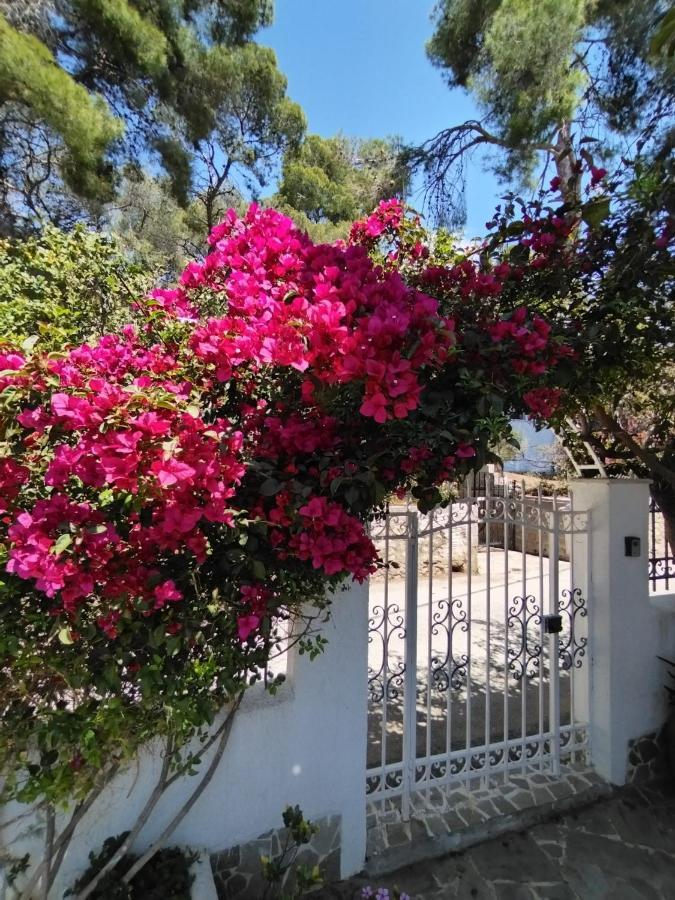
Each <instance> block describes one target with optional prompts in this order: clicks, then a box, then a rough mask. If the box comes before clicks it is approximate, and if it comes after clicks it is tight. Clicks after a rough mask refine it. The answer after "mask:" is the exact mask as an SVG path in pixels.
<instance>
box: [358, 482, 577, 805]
mask: <svg viewBox="0 0 675 900" xmlns="http://www.w3.org/2000/svg"><path fill="white" fill-rule="evenodd" d="M519 488H520V486H519ZM499 493H500V494H501V496H494V495H493V494H492V493H491V490H490V482H489V481H488V489H487V493H486V495H485V496H469V497H463V498H460V499H458V500H455V501H454V502H452V503H450V504H449V505H448V506H447V507H446V508H445V509H439V510H435V511H434V512H432V513H430V514H429V515H420V514H419V513H418V512H417V511H415V510H411V509H407V508H404V507H392V508H391V509H390V510H389V512H388V514H387V515H386V517H385V518H383V519H382V520H380V521H378V522H376V523H375V524H374V526H373V529H372V536H373V538H374V540H375V542H376V545H377V547H378V550H379V551H380V553H381V556H382V559H383V560H384V563H385V568H384V569H383V570H382V572H381V573H380V575H379V576H376V577H375V578H373V579H372V580H371V586H370V622H369V717H368V727H369V743H368V770H367V792H368V795H369V799H370V800H374V799H380V798H385V797H387V796H393V795H402V802H403V811H404V814H405V813H406V812H407V808H408V801H409V797H410V794H411V793H412V792H414V791H420V790H425V789H427V788H429V787H431V786H434V785H443V784H449V783H451V782H461V783H464V784H466V785H469V786H471V785H472V784H475V783H481V780H482V781H483V783H484V780H485V779H486V778H487V777H489V776H492V775H495V774H498V773H502V774H504V773H508V772H512V771H514V770H518V771H525V770H528V769H532V768H536V769H538V770H542V771H549V772H553V773H555V772H557V771H558V770H559V766H560V761H561V758H562V757H564V758H565V759H570V758H577V757H578V756H579V755H580V754H585V752H586V750H587V748H588V730H587V723H586V722H585V721H584V720H583V717H580V716H579V714H578V711H577V709H576V707H575V691H576V687H577V682H578V680H579V679H580V678H584V677H586V669H587V668H588V667H587V666H584V665H583V663H584V657H585V655H586V650H587V640H588V638H587V634H588V632H587V624H588V621H587V615H588V608H587V601H586V598H587V590H586V585H584V584H580V583H579V581H578V578H577V574H576V573H577V568H579V569H580V570H581V571H584V572H585V571H587V565H585V564H582V565H581V566H578V565H577V564H578V563H579V562H580V560H578V559H575V555H576V556H577V557H578V555H579V554H581V553H585V552H586V547H587V545H586V541H585V540H584V539H583V537H584V536H585V534H586V532H587V528H588V516H587V514H586V513H580V512H576V511H575V510H574V507H573V502H572V500H571V499H570V498H560V497H556V496H553V497H548V498H547V497H543V496H542V495H541V493H539V494H536V495H534V496H526V495H525V491H524V488H520V489H519V490H516V491H500V492H499ZM505 495H506V496H505ZM573 536H576V537H575V539H574V540H572V538H573ZM580 538H582V539H580ZM584 563H585V561H584ZM557 629H560V630H559V631H557Z"/></svg>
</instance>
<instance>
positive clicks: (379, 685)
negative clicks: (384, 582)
mask: <svg viewBox="0 0 675 900" xmlns="http://www.w3.org/2000/svg"><path fill="white" fill-rule="evenodd" d="M405 633H406V632H405V625H404V616H403V613H402V612H401V609H400V607H399V606H398V604H396V603H391V604H388V605H386V606H385V605H382V606H380V605H378V606H374V607H373V612H372V616H371V617H370V619H369V620H368V643H369V644H373V643H375V641H378V642H379V643H380V644H381V646H382V655H381V660H382V661H381V663H380V667H379V669H377V670H375V669H373V668H371V667H370V666H368V699H369V701H370V702H371V703H381V702H382V701H383V700H387V701H388V700H396V699H397V698H398V697H399V696H400V692H401V691H402V690H403V679H404V675H405V661H404V660H403V659H401V658H400V657H398V658H397V657H396V656H395V654H393V653H390V652H389V644H390V642H391V639H392V638H393V637H396V638H397V639H400V640H403V639H404V638H405ZM369 656H370V654H369ZM392 662H393V663H394V664H393V665H391V663H392Z"/></svg>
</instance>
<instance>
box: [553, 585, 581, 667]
mask: <svg viewBox="0 0 675 900" xmlns="http://www.w3.org/2000/svg"><path fill="white" fill-rule="evenodd" d="M561 594H562V597H561V599H560V600H559V601H558V612H559V613H560V615H561V616H563V618H564V619H566V621H567V627H566V628H565V631H566V632H567V638H566V639H565V640H562V639H561V641H560V647H559V650H558V656H559V658H560V665H561V668H563V669H565V670H568V669H571V668H572V667H574V668H575V669H580V668H581V666H582V665H583V658H584V656H585V655H586V647H587V645H588V638H587V637H586V636H585V635H584V636H581V637H579V636H578V634H577V628H576V627H575V626H576V623H577V618H582V619H583V618H586V616H587V615H588V610H587V609H586V600H585V598H584V597H583V596H582V592H581V588H570V589H569V590H564V591H561Z"/></svg>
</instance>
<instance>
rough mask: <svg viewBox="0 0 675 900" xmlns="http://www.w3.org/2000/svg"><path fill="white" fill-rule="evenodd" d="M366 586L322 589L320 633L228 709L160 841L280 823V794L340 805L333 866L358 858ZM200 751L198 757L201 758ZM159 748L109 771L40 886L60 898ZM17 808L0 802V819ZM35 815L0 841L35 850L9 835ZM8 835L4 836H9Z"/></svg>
mask: <svg viewBox="0 0 675 900" xmlns="http://www.w3.org/2000/svg"><path fill="white" fill-rule="evenodd" d="M367 610H368V589H367V586H366V585H363V586H360V585H356V584H354V585H352V586H351V587H350V588H349V589H347V590H344V591H339V592H338V593H337V594H336V596H335V597H334V599H333V604H332V616H331V620H330V621H329V622H328V623H327V624H326V625H325V626H324V631H323V633H324V635H325V637H327V639H328V641H329V643H328V646H327V648H326V650H325V651H324V653H323V654H321V655H320V656H319V657H318V658H317V659H315V660H314V661H312V662H310V660H309V659H308V658H307V657H305V656H299V655H298V654H297V653H296V652H295V651H292V652H291V654H290V659H289V665H288V669H289V672H288V680H287V682H286V684H285V685H284V686H283V687H282V689H281V690H280V691H279V693H278V694H277V695H276V696H274V697H271V696H269V695H268V694H265V693H264V691H263V690H262V689H257V688H252V689H251V691H250V693H249V695H247V697H246V699H245V701H244V703H243V705H242V708H241V710H240V711H239V712H238V714H237V716H236V719H235V722H234V725H233V729H232V733H231V736H230V741H229V744H228V747H227V749H226V751H225V755H224V757H223V760H222V762H221V764H220V766H219V768H218V770H217V771H216V774H215V776H214V778H213V780H212V781H211V783H210V785H209V786H208V788H207V789H206V791H205V792H204V794H203V795H202V796H201V798H200V799H199V801H198V802H197V804H196V805H195V807H194V808H193V809H192V810H191V812H190V813H189V814H188V816H187V817H186V818H185V819H184V820H183V822H182V823H181V825H180V826H179V827H178V829H177V830H176V832H175V833H174V835H173V837H172V838H171V840H170V843H174V844H182V845H189V846H191V847H194V848H198V849H202V850H206V851H209V852H213V851H218V850H224V849H227V848H229V847H232V846H235V845H237V844H240V843H243V842H246V841H249V840H252V839H255V838H257V837H258V836H259V835H260V834H262V833H263V832H265V831H267V830H269V829H270V828H277V827H280V826H281V824H282V823H281V813H282V810H283V808H284V807H285V806H286V805H289V804H291V805H295V804H296V803H297V804H299V805H300V807H301V808H302V810H303V812H304V814H305V815H306V816H307V817H308V818H310V819H318V818H321V817H323V816H331V815H336V814H338V815H340V816H341V817H342V851H341V872H342V876H343V877H346V876H348V875H351V874H353V873H354V872H357V871H359V870H360V869H361V868H362V866H363V863H364V858H365V843H366V821H365V765H366V728H367V711H366V703H367V700H366V689H367V638H368V623H367ZM208 761H209V757H206V758H205V761H204V763H203V767H205V766H206V765H207V764H208ZM159 765H160V759H159V755H158V754H157V753H153V752H152V750H151V749H149V750H148V751H147V752H146V753H144V754H143V756H142V758H141V759H139V761H138V765H137V766H136V767H134V769H133V770H132V771H128V772H126V773H125V774H124V775H122V776H120V777H118V778H117V779H116V780H115V781H114V782H113V783H112V784H111V785H110V787H109V788H108V789H107V790H106V792H105V793H104V794H103V795H102V797H101V798H100V801H98V802H97V803H96V804H95V805H94V807H93V808H92V810H91V811H90V813H89V814H88V815H87V816H86V818H85V819H84V820H83V822H82V823H81V825H80V827H79V828H78V830H77V832H76V834H77V838H76V840H74V841H73V842H72V844H71V851H70V852H69V854H68V856H67V858H66V860H65V861H64V864H63V867H62V871H61V873H60V875H59V878H58V881H57V883H55V885H54V888H53V890H52V892H51V894H50V897H53V898H57V897H58V898H60V897H62V895H63V891H64V889H65V888H67V887H68V886H70V885H71V884H72V882H73V880H74V878H75V877H76V876H77V874H78V873H80V872H82V870H83V869H84V868H86V865H87V855H88V853H89V851H90V850H92V849H97V848H98V847H100V845H101V844H102V843H103V841H104V839H105V838H106V837H109V836H110V835H116V834H119V833H120V832H122V831H125V830H127V829H129V828H130V827H132V826H133V823H134V820H135V818H136V815H137V814H138V812H139V810H140V809H141V807H142V806H143V803H144V801H145V799H146V797H147V796H148V795H149V793H150V791H151V790H152V785H153V783H154V779H153V774H154V773H156V772H157V770H158V768H159ZM194 784H195V781H193V779H191V778H187V779H183V780H182V781H179V782H177V783H176V784H175V785H173V786H172V788H171V789H170V790H169V791H168V792H167V795H166V796H165V797H164V798H163V799H162V801H161V802H160V804H159V805H158V807H157V808H156V810H155V812H154V814H153V816H152V818H151V819H150V821H149V823H148V824H147V825H146V827H145V828H144V829H143V832H142V834H141V837H140V838H139V841H138V843H137V845H136V847H135V849H136V850H142V849H144V848H145V847H147V846H148V845H149V844H150V843H151V842H152V840H153V839H154V838H155V837H156V836H157V835H158V834H159V833H160V832H161V830H162V827H164V825H166V823H167V822H168V821H169V819H170V817H171V816H172V814H173V813H174V812H175V811H176V810H177V809H178V808H179V807H180V805H182V803H183V801H184V800H185V799H186V798H187V796H188V795H189V793H190V791H191V789H192V787H193V786H194ZM16 812H17V808H16V807H13V808H9V807H6V808H5V809H3V810H0V825H1V824H2V823H3V822H7V821H8V820H9V819H10V818H11V817H12V816H13V815H16ZM37 822H38V820H36V819H35V818H32V819H30V818H29V819H24V820H23V821H22V822H20V823H17V824H16V825H14V826H12V827H11V828H10V829H9V830H6V831H2V832H0V847H2V846H4V847H6V848H8V849H10V850H11V852H12V853H13V854H16V855H19V856H20V855H21V854H23V853H25V852H26V851H30V852H32V853H33V855H34V858H36V859H39V858H40V855H41V854H40V848H41V844H40V842H39V841H38V840H37V839H36V836H33V837H32V838H31V837H30V836H24V837H23V838H22V837H18V836H19V835H20V834H21V833H22V832H25V830H26V828H27V827H28V828H29V829H30V828H34V827H35V825H36V824H37ZM12 839H14V840H12Z"/></svg>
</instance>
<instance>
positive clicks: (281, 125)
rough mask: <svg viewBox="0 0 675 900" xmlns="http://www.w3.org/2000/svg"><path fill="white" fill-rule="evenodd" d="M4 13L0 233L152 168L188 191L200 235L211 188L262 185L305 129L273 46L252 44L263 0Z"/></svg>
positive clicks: (87, 2)
mask: <svg viewBox="0 0 675 900" xmlns="http://www.w3.org/2000/svg"><path fill="white" fill-rule="evenodd" d="M2 9H3V10H4V12H5V13H6V15H7V19H6V20H5V19H3V20H2V22H3V25H2V31H1V32H0V38H1V40H2V46H3V47H4V50H3V54H2V56H6V57H7V61H6V62H5V63H4V64H3V65H2V66H1V67H0V116H2V118H0V127H1V128H2V129H3V130H4V134H3V138H4V140H3V147H4V148H6V149H4V150H3V154H4V155H3V157H2V159H0V164H1V165H2V168H3V170H4V172H5V173H6V174H5V176H4V177H5V179H6V180H7V181H9V182H10V183H11V184H12V190H10V191H7V190H6V191H5V195H4V199H3V206H4V209H3V216H4V220H5V226H4V227H5V230H11V229H13V230H18V229H21V228H26V227H29V226H31V225H32V224H34V222H35V221H36V220H40V221H44V220H47V221H56V222H61V223H65V222H68V221H72V219H73V217H76V215H77V213H78V210H77V204H73V201H72V193H73V192H74V194H75V195H76V196H77V197H79V198H84V199H87V200H89V201H91V202H94V201H98V202H99V203H100V202H101V201H107V200H109V199H110V196H111V191H112V190H113V189H114V187H115V186H116V184H117V182H118V180H119V177H120V174H121V173H122V172H124V171H125V168H127V169H128V168H130V169H131V170H132V171H133V170H138V169H139V167H140V168H143V167H146V168H147V167H152V168H153V169H154V170H158V169H159V170H160V171H161V172H162V173H163V174H164V176H165V177H166V184H167V185H168V186H169V189H170V192H171V194H172V196H173V197H174V199H175V200H176V201H177V202H178V203H179V204H180V205H181V206H187V205H188V203H189V202H190V201H191V200H192V199H193V198H195V197H197V198H199V200H200V201H201V203H202V206H203V210H202V215H201V218H202V231H203V230H204V228H205V227H207V228H211V227H212V226H213V224H214V223H215V219H216V217H217V214H218V209H219V198H222V197H227V196H228V194H229V193H231V192H232V190H233V186H234V185H236V184H239V187H242V186H243V187H246V188H248V189H252V188H256V187H259V186H260V185H261V184H263V183H264V182H265V180H266V179H267V177H268V176H269V173H270V171H271V169H272V167H273V164H274V163H275V161H276V159H277V157H278V156H279V154H281V153H283V152H284V151H285V150H286V149H287V148H288V147H291V146H295V145H296V144H297V143H298V142H299V140H300V138H301V136H302V133H303V131H304V127H305V122H304V116H303V114H302V111H301V109H300V108H299V107H298V106H297V104H295V103H293V102H291V101H290V100H289V99H288V97H287V96H286V79H285V78H284V76H283V75H282V74H281V72H280V71H279V70H278V68H277V63H276V58H275V55H274V53H273V52H272V51H271V50H269V49H268V48H264V47H261V46H259V45H258V44H256V43H254V42H253V40H252V38H253V36H254V34H255V32H256V31H257V29H258V28H259V27H260V26H261V25H264V24H267V23H269V21H270V18H271V4H270V3H268V2H267V0H244V2H242V0H181V2H174V0H160V2H157V3H146V2H143V0H113V2H108V0H105V2H103V0H54V3H53V4H51V3H50V4H46V5H45V9H44V11H43V15H42V16H41V17H39V18H30V17H29V18H27V19H26V18H22V17H21V16H20V15H19V10H17V9H16V7H13V6H12V5H9V6H7V4H6V3H5V4H3V7H2ZM12 23H14V24H15V26H16V27H13V25H12ZM25 32H29V33H25ZM64 109H65V111H66V112H68V111H69V110H72V113H73V114H72V115H70V112H68V114H66V115H64ZM36 136H37V137H39V141H38V144H39V152H37V153H36V152H33V153H32V155H30V156H28V157H27V154H28V148H29V147H30V146H31V144H34V143H35V138H36ZM31 138H32V140H31ZM27 158H28V161H29V162H30V166H29V167H28V168H27V165H26V162H27ZM28 170H29V175H30V177H27V172H28ZM69 201H70V202H69ZM73 206H74V207H75V208H73ZM81 211H82V210H81V208H80V210H79V213H80V214H81Z"/></svg>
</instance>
